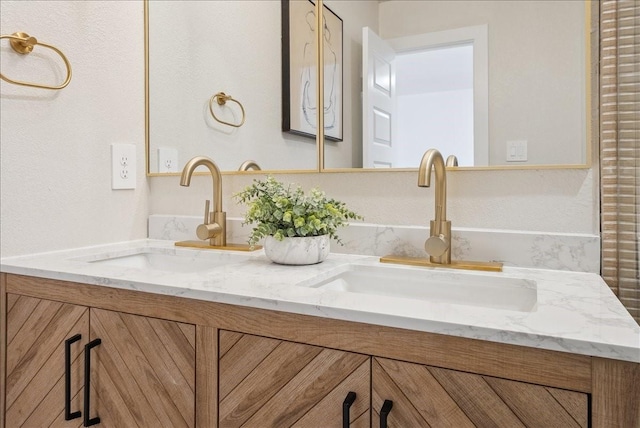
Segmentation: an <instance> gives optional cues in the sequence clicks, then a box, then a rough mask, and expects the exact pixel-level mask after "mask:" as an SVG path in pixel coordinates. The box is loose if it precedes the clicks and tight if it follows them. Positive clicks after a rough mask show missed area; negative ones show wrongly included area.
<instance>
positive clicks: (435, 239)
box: [424, 234, 449, 257]
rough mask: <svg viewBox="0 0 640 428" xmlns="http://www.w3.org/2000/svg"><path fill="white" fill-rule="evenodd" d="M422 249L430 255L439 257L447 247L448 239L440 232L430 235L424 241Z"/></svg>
mask: <svg viewBox="0 0 640 428" xmlns="http://www.w3.org/2000/svg"><path fill="white" fill-rule="evenodd" d="M424 249H425V251H426V252H427V253H428V254H429V255H430V256H431V257H440V256H441V255H443V254H444V253H445V252H446V251H447V249H449V241H448V240H447V238H445V236H444V235H442V234H440V235H437V236H430V237H429V238H428V239H427V240H426V241H425V243H424Z"/></svg>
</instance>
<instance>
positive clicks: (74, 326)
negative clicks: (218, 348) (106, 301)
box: [5, 294, 195, 427]
mask: <svg viewBox="0 0 640 428" xmlns="http://www.w3.org/2000/svg"><path fill="white" fill-rule="evenodd" d="M78 335H79V336H78ZM96 339H99V340H96ZM6 340H7V367H6V379H7V382H6V421H5V422H6V426H7V427H20V426H25V427H39V426H52V425H53V426H65V427H78V426H82V425H83V423H84V422H85V421H84V418H85V417H87V416H88V417H89V419H92V420H93V421H95V422H97V421H98V420H97V418H99V421H100V426H104V427H110V426H113V427H123V426H141V427H149V426H154V427H161V426H169V427H193V426H195V421H194V418H195V392H194V391H195V386H194V385H195V326H193V325H188V324H183V323H177V322H173V321H165V320H160V319H156V318H149V317H143V316H137V315H129V314H124V313H119V312H114V311H107V310H102V309H95V308H88V307H84V306H79V305H71V304H65V303H59V302H54V301H50V300H43V299H37V298H33V297H27V296H20V295H16V294H8V295H7V339H6ZM71 341H73V342H72V343H71ZM66 342H69V344H68V348H69V351H70V352H69V367H66V362H65V352H66V347H67V345H66ZM88 344H91V346H92V348H91V349H89V348H88V347H87V345H88ZM87 363H88V364H89V367H90V371H91V375H90V376H89V378H86V377H85V375H84V370H85V369H86V365H87ZM67 378H68V379H69V380H70V388H69V392H70V406H69V413H76V412H77V413H78V414H76V415H74V416H75V417H74V418H73V419H71V420H65V403H66V397H65V381H66V379H67ZM86 385H90V387H89V390H90V394H89V396H88V397H89V399H90V400H89V403H90V407H89V409H87V408H86V407H85V405H84V395H85V386H86ZM87 412H88V413H87Z"/></svg>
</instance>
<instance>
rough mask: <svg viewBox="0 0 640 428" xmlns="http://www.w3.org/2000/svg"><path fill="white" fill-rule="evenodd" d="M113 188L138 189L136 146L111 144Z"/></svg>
mask: <svg viewBox="0 0 640 428" xmlns="http://www.w3.org/2000/svg"><path fill="white" fill-rule="evenodd" d="M111 188H112V189H135V188H136V146H135V145H134V144H111Z"/></svg>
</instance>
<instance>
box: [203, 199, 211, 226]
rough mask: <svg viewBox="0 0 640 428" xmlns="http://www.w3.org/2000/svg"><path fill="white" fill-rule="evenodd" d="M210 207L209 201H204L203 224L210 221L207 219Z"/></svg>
mask: <svg viewBox="0 0 640 428" xmlns="http://www.w3.org/2000/svg"><path fill="white" fill-rule="evenodd" d="M210 206H211V201H210V200H209V199H207V200H206V201H204V224H209V223H210V222H211V220H210V219H209V216H210V214H209V207H210Z"/></svg>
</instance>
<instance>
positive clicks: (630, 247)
mask: <svg viewBox="0 0 640 428" xmlns="http://www.w3.org/2000/svg"><path fill="white" fill-rule="evenodd" d="M600 180H601V186H600V195H601V207H600V208H601V232H602V253H601V256H602V277H603V278H604V280H605V281H606V282H607V284H609V286H610V287H611V288H612V290H613V291H614V293H616V294H617V296H618V298H619V299H620V301H621V302H622V303H623V304H624V305H625V307H626V308H627V309H628V310H629V312H630V313H631V315H632V316H633V317H634V318H635V319H636V321H638V322H639V323H640V273H639V269H638V267H639V265H640V256H639V251H638V247H639V245H640V244H639V242H640V228H639V226H638V224H639V223H640V196H639V195H640V1H638V0H619V1H614V0H605V1H602V2H601V3H600Z"/></svg>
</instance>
